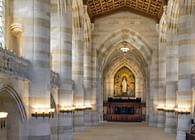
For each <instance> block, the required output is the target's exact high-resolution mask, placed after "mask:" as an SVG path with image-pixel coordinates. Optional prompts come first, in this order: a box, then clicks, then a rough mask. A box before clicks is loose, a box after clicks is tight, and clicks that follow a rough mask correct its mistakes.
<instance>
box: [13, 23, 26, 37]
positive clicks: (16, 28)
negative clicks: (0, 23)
mask: <svg viewBox="0 0 195 140" xmlns="http://www.w3.org/2000/svg"><path fill="white" fill-rule="evenodd" d="M10 30H11V33H12V34H13V35H14V36H15V37H20V36H21V34H22V33H23V27H22V24H20V23H13V24H11V26H10Z"/></svg>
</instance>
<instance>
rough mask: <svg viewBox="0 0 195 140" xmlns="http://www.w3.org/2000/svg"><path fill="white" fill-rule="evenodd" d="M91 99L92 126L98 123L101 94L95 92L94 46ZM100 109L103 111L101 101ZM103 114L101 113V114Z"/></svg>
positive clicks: (95, 52) (95, 56) (93, 53)
mask: <svg viewBox="0 0 195 140" xmlns="http://www.w3.org/2000/svg"><path fill="white" fill-rule="evenodd" d="M91 59H92V92H91V93H92V97H91V104H92V106H93V110H92V117H91V121H92V125H97V124H98V122H99V109H100V108H99V107H101V106H99V105H98V101H99V100H100V99H99V98H100V97H101V95H100V94H101V93H100V92H97V84H98V82H97V50H96V48H95V47H94V46H92V58H91ZM102 109H103V100H102ZM102 113H103V112H102Z"/></svg>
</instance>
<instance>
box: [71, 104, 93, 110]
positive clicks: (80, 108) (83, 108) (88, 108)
mask: <svg viewBox="0 0 195 140" xmlns="http://www.w3.org/2000/svg"><path fill="white" fill-rule="evenodd" d="M91 109H92V106H91V105H83V106H82V105H81V106H80V105H79V106H75V111H85V110H91Z"/></svg>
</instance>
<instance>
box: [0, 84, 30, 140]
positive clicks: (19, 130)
mask: <svg viewBox="0 0 195 140" xmlns="http://www.w3.org/2000/svg"><path fill="white" fill-rule="evenodd" d="M0 112H7V113H8V116H7V118H6V126H5V128H3V129H1V132H2V133H0V139H1V140H23V139H25V138H26V137H27V136H28V130H27V129H26V126H25V125H26V123H24V122H25V121H26V117H27V115H26V111H25V108H24V104H23V103H22V100H21V98H20V96H19V95H18V93H17V92H16V91H15V90H14V89H13V88H12V87H11V86H9V85H3V87H2V88H1V89H0ZM25 135H26V136H25Z"/></svg>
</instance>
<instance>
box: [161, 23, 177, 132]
mask: <svg viewBox="0 0 195 140" xmlns="http://www.w3.org/2000/svg"><path fill="white" fill-rule="evenodd" d="M167 39H168V40H167V48H166V49H167V58H166V77H167V78H166V106H167V107H170V108H174V107H175V106H176V92H177V82H178V42H177V35H176V29H173V28H172V27H171V28H170V26H169V29H168V37H167ZM176 121H177V116H176V114H175V112H166V121H165V129H164V131H165V132H167V133H175V132H176V126H177V125H176Z"/></svg>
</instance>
